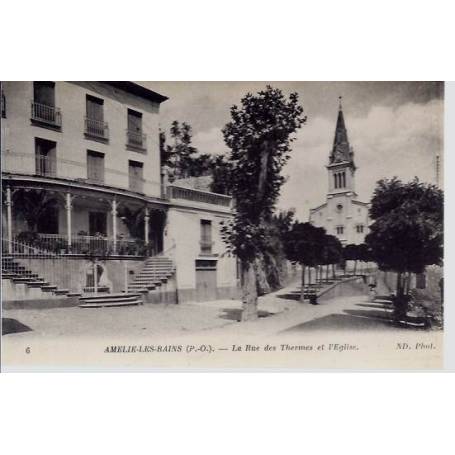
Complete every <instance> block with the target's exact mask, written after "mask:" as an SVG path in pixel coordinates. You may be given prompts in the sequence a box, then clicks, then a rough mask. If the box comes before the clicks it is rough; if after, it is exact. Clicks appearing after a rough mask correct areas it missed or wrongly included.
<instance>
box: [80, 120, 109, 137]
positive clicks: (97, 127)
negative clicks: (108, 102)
mask: <svg viewBox="0 0 455 455" xmlns="http://www.w3.org/2000/svg"><path fill="white" fill-rule="evenodd" d="M84 133H85V134H86V135H87V136H90V137H94V138H98V139H104V140H106V141H107V140H108V139H109V126H108V124H107V122H103V121H102V120H96V119H93V118H89V117H85V128H84Z"/></svg>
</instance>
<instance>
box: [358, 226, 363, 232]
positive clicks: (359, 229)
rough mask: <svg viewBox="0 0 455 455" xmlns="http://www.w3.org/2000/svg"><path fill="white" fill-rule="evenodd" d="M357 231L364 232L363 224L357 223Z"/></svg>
mask: <svg viewBox="0 0 455 455" xmlns="http://www.w3.org/2000/svg"><path fill="white" fill-rule="evenodd" d="M357 232H358V233H359V234H362V233H363V224H358V225H357Z"/></svg>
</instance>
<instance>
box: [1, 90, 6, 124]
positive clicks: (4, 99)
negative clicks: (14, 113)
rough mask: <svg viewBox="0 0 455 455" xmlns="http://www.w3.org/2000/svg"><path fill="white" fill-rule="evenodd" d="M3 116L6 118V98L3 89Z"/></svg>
mask: <svg viewBox="0 0 455 455" xmlns="http://www.w3.org/2000/svg"><path fill="white" fill-rule="evenodd" d="M2 118H6V98H5V94H4V93H3V89H2Z"/></svg>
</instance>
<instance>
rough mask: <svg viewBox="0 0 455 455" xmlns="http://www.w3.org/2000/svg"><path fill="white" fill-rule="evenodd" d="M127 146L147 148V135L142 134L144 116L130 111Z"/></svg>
mask: <svg viewBox="0 0 455 455" xmlns="http://www.w3.org/2000/svg"><path fill="white" fill-rule="evenodd" d="M126 140H127V141H126V142H127V145H129V146H130V147H134V148H139V149H144V148H145V134H144V133H143V132H142V114H141V113H140V112H136V111H133V110H132V109H128V128H127V130H126Z"/></svg>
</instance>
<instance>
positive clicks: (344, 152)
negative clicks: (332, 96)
mask: <svg viewBox="0 0 455 455" xmlns="http://www.w3.org/2000/svg"><path fill="white" fill-rule="evenodd" d="M342 162H349V163H350V164H351V166H353V167H354V169H355V164H354V152H353V150H352V148H351V146H350V145H349V139H348V131H347V129H346V125H345V122H344V114H343V107H342V105H341V96H340V105H339V108H338V118H337V124H336V127H335V138H334V140H333V147H332V151H331V153H330V157H329V165H330V164H337V163H342Z"/></svg>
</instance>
